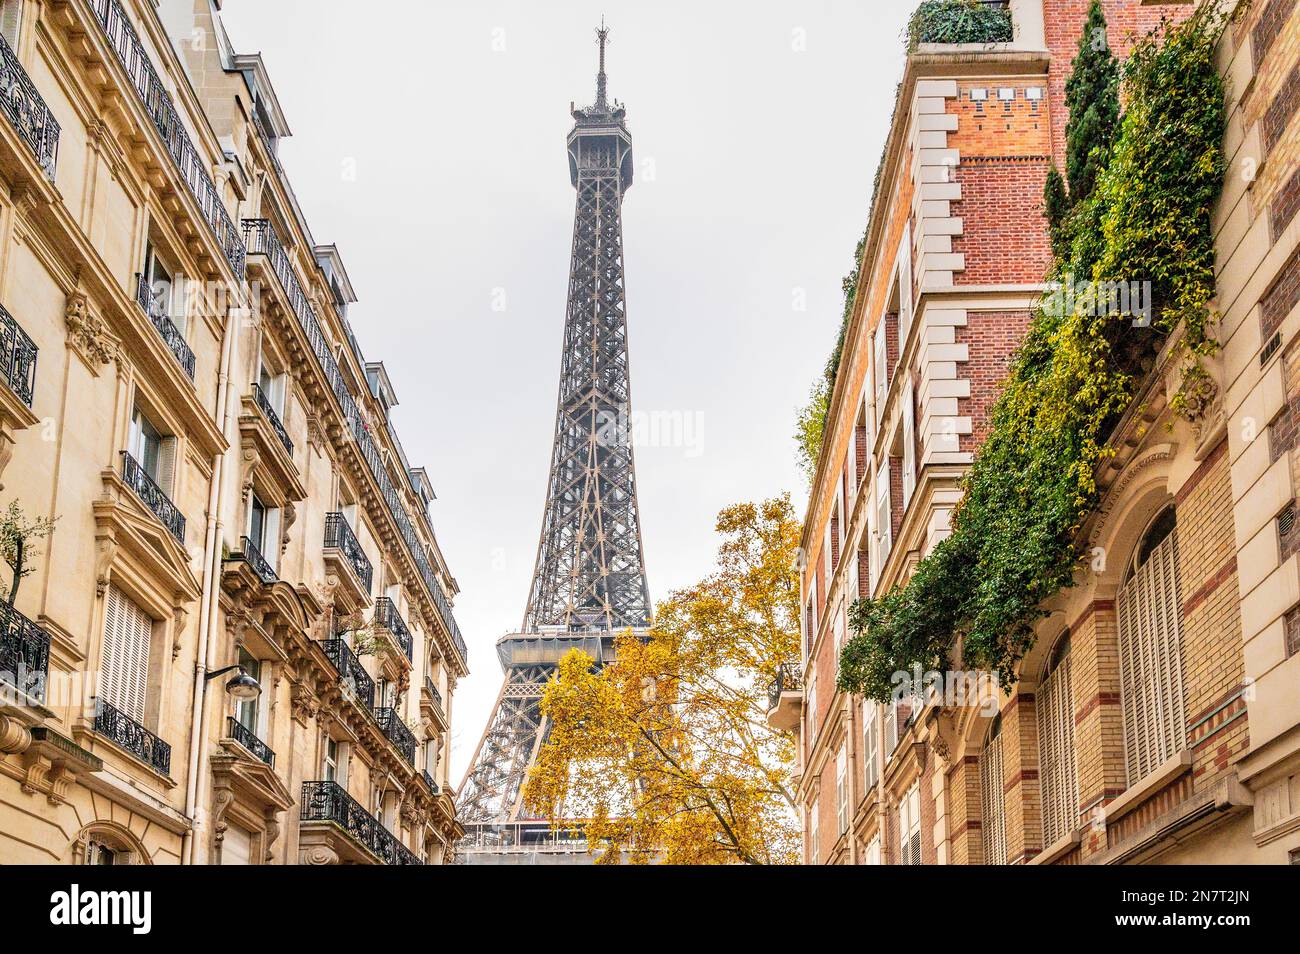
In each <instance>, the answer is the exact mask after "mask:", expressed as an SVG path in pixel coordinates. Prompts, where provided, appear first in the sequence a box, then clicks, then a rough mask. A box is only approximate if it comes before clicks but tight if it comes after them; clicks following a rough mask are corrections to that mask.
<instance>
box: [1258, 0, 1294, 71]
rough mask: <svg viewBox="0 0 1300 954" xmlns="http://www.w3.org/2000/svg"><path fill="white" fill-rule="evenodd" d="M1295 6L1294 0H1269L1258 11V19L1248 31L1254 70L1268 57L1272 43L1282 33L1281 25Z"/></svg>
mask: <svg viewBox="0 0 1300 954" xmlns="http://www.w3.org/2000/svg"><path fill="white" fill-rule="evenodd" d="M1295 4H1296V0H1271V2H1269V3H1267V4H1265V5H1264V7H1263V8H1262V10H1261V11H1260V14H1259V19H1257V20H1256V21H1255V26H1254V27H1253V28H1252V29H1251V31H1250V53H1251V60H1252V62H1253V65H1254V67H1255V69H1256V70H1258V69H1259V67H1260V64H1262V63H1263V62H1264V58H1265V57H1267V56H1268V51H1269V49H1271V48H1272V46H1273V41H1274V40H1276V39H1277V37H1278V34H1279V33H1281V32H1282V24H1284V23H1286V21H1287V19H1288V18H1289V17H1290V16H1291V12H1292V11H1293V10H1294V9H1295Z"/></svg>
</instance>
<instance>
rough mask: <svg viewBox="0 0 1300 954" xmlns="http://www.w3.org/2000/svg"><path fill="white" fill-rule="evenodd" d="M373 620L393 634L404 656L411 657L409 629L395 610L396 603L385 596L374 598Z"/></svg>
mask: <svg viewBox="0 0 1300 954" xmlns="http://www.w3.org/2000/svg"><path fill="white" fill-rule="evenodd" d="M375 622H376V623H378V624H379V625H380V626H382V627H384V629H386V630H388V631H389V632H390V633H392V634H393V638H394V639H395V640H397V644H398V645H399V646H401V647H402V652H404V653H406V658H407V659H411V658H412V655H411V654H412V651H413V650H412V642H413V641H412V639H411V631H410V630H409V629H407V627H406V620H404V619H402V614H401V613H399V612H397V604H396V603H394V602H393V601H392V600H391V599H389V598H388V597H387V596H381V597H379V599H377V600H375Z"/></svg>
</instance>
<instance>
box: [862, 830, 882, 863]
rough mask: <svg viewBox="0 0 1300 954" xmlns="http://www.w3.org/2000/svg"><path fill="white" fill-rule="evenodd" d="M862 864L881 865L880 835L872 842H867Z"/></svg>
mask: <svg viewBox="0 0 1300 954" xmlns="http://www.w3.org/2000/svg"><path fill="white" fill-rule="evenodd" d="M862 863H863V864H865V865H878V864H880V836H879V835H877V836H876V837H875V838H872V839H871V841H869V842H867V851H866V854H865V855H864V856H863V858H862Z"/></svg>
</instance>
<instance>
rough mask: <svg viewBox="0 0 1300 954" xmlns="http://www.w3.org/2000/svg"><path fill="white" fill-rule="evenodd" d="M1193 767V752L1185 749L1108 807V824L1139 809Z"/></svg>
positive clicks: (1130, 787)
mask: <svg viewBox="0 0 1300 954" xmlns="http://www.w3.org/2000/svg"><path fill="white" fill-rule="evenodd" d="M1191 767H1192V750H1191V749H1183V750H1182V751H1181V752H1178V753H1176V754H1174V755H1172V756H1170V757H1169V758H1168V759H1166V760H1165V762H1164V764H1163V765H1161V766H1160V767H1159V768H1157V769H1156V770H1155V771H1154V772H1152V773H1150V774H1149V775H1147V777H1146V778H1144V779H1140V780H1139V781H1138V782H1137V783H1136V784H1133V785H1130V786H1129V787H1128V788H1127V789H1126V790H1125V792H1124V793H1123V794H1122V795H1120V796H1119V797H1118V798H1116V799H1115V800H1114V801H1112V802H1111V803H1110V804H1109V805H1107V806H1106V823H1107V824H1110V823H1111V822H1113V821H1114V820H1115V819H1117V818H1119V817H1120V816H1121V815H1124V814H1127V813H1128V812H1129V811H1132V810H1133V809H1134V808H1137V806H1138V805H1140V804H1141V803H1142V802H1144V801H1146V799H1147V798H1148V797H1149V796H1151V795H1154V794H1155V793H1156V792H1157V791H1159V790H1160V789H1162V788H1164V787H1165V786H1166V785H1168V784H1169V783H1170V782H1172V781H1173V780H1174V779H1176V778H1178V777H1179V776H1180V775H1182V774H1183V773H1185V772H1187V771H1188V770H1190V769H1191Z"/></svg>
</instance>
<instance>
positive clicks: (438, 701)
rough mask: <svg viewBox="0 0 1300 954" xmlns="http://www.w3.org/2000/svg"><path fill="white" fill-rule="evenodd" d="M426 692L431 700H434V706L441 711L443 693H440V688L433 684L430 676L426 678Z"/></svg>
mask: <svg viewBox="0 0 1300 954" xmlns="http://www.w3.org/2000/svg"><path fill="white" fill-rule="evenodd" d="M424 691H425V692H427V693H428V694H429V698H430V699H432V700H433V704H434V705H436V706H437V707H438V708H439V709H441V708H442V693H441V692H439V691H438V687H437V686H435V685H434V684H433V680H432V679H430V678H429V677H428V676H425V677H424Z"/></svg>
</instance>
